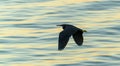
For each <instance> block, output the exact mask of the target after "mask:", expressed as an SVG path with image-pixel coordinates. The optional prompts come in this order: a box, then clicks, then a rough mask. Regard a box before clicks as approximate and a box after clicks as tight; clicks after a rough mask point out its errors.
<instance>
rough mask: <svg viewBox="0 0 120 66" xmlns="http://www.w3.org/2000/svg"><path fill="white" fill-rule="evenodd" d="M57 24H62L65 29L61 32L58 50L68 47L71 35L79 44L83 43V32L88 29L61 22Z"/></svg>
mask: <svg viewBox="0 0 120 66" xmlns="http://www.w3.org/2000/svg"><path fill="white" fill-rule="evenodd" d="M57 26H62V28H63V31H61V32H60V33H59V39H58V50H63V49H64V48H65V47H66V45H67V43H68V41H69V38H70V37H71V36H72V37H73V39H74V41H75V43H76V44H77V45H78V46H81V45H82V44H83V32H87V31H86V30H83V29H80V28H78V27H76V26H73V25H70V24H61V25H57Z"/></svg>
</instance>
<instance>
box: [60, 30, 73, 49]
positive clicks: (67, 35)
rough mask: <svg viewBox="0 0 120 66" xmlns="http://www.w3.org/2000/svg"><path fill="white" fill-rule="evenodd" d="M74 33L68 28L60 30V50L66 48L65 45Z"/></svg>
mask: <svg viewBox="0 0 120 66" xmlns="http://www.w3.org/2000/svg"><path fill="white" fill-rule="evenodd" d="M72 34H73V33H71V32H68V31H66V30H64V31H62V32H60V34H59V43H58V50H63V49H64V48H65V46H66V45H67V43H68V41H69V38H70V36H71V35H72Z"/></svg>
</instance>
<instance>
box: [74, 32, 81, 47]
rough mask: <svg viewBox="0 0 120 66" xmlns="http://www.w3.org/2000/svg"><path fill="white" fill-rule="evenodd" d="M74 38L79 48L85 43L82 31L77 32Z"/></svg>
mask: <svg viewBox="0 0 120 66" xmlns="http://www.w3.org/2000/svg"><path fill="white" fill-rule="evenodd" d="M73 38H74V41H75V42H76V44H77V45H78V46H81V45H82V43H83V36H82V32H81V31H80V30H77V31H76V32H75V33H74V34H73Z"/></svg>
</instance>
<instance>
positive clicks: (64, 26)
mask: <svg viewBox="0 0 120 66" xmlns="http://www.w3.org/2000/svg"><path fill="white" fill-rule="evenodd" d="M57 26H62V28H63V29H65V28H66V27H67V26H71V25H69V24H61V25H57Z"/></svg>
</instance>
